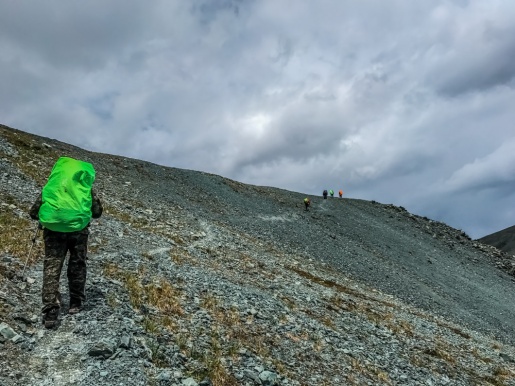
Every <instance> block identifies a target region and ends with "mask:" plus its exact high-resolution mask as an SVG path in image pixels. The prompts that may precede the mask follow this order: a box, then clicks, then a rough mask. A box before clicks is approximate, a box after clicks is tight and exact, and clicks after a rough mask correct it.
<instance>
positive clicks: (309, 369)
mask: <svg viewBox="0 0 515 386" xmlns="http://www.w3.org/2000/svg"><path fill="white" fill-rule="evenodd" d="M60 155H71V156H74V157H77V158H81V159H84V160H88V161H91V162H93V164H94V165H95V168H96V170H97V181H96V183H95V185H96V187H97V190H98V191H99V193H100V195H101V197H102V199H103V201H104V203H105V213H104V215H103V217H102V218H100V219H99V220H95V221H94V222H93V224H92V226H91V230H92V233H91V235H90V252H89V256H90V263H89V270H88V285H87V295H88V301H87V303H86V307H85V310H84V311H83V312H82V313H79V314H77V315H68V314H67V302H68V299H67V297H66V283H65V281H64V277H63V282H62V289H63V293H64V307H63V309H62V312H61V324H60V326H59V327H58V328H57V329H56V330H45V329H44V328H42V326H41V323H40V315H39V309H40V285H41V284H40V283H41V274H42V263H41V255H42V242H41V240H40V239H38V240H37V242H36V244H35V248H34V250H33V257H34V259H32V261H31V263H30V264H29V265H28V268H27V270H26V272H25V273H24V275H22V271H23V265H24V262H25V258H26V256H27V254H28V249H29V246H30V238H31V237H32V233H33V224H32V223H31V222H30V221H29V220H28V216H27V214H26V212H27V209H28V207H29V206H30V204H31V203H32V201H33V200H34V199H35V197H36V195H37V194H38V191H39V189H40V187H41V185H42V184H43V183H44V181H45V179H46V176H47V175H48V173H49V171H50V169H51V167H52V165H53V163H54V162H55V160H56V159H57V157H58V156H60ZM303 198H304V196H303V195H301V194H299V193H295V192H288V191H285V190H280V189H275V188H268V187H258V186H251V185H245V184H241V183H238V182H236V181H232V180H228V179H225V178H222V177H219V176H215V175H211V174H207V173H201V172H195V171H188V170H180V169H174V168H166V167H162V166H158V165H154V164H150V163H146V162H142V161H138V160H132V159H127V158H124V157H117V156H111V155H105V154H96V153H90V152H87V151H85V150H82V149H78V148H75V147H72V146H70V145H67V144H64V143H60V142H57V141H54V140H51V139H48V138H41V137H37V136H32V135H28V134H26V133H23V132H19V131H16V130H13V129H10V128H7V127H5V126H0V210H1V212H0V226H1V228H2V229H0V230H1V233H2V236H1V237H2V239H1V241H2V249H1V250H0V359H1V360H2V363H4V366H3V368H2V369H0V385H9V386H10V385H72V384H73V385H84V386H92V385H98V384H104V385H147V384H148V385H202V386H206V385H333V384H349V385H488V384H492V385H515V347H514V344H515V338H514V337H515V331H514V330H515V323H514V322H513V321H514V320H515V297H514V296H513V293H514V292H515V291H514V290H515V260H514V257H513V256H511V255H508V254H505V253H502V252H500V251H498V250H496V249H495V248H493V247H491V246H487V245H484V244H481V243H479V242H477V241H474V240H470V239H469V238H468V236H467V235H466V234H465V233H463V232H462V231H460V230H456V229H453V228H451V227H448V226H447V225H445V224H443V223H440V222H436V221H432V220H430V219H427V218H423V217H420V216H417V215H414V214H411V213H408V212H407V211H406V210H404V209H403V208H400V207H396V206H393V205H387V204H381V203H377V202H369V201H363V200H354V199H339V198H332V199H327V200H323V199H322V198H321V197H320V198H319V197H312V207H311V208H310V210H309V211H307V212H306V211H304V205H303V203H302V199H303ZM27 244H28V245H27ZM63 276H64V275H63Z"/></svg>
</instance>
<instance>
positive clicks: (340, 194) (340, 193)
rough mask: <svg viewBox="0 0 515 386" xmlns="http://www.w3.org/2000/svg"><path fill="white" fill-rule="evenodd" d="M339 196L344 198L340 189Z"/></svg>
mask: <svg viewBox="0 0 515 386" xmlns="http://www.w3.org/2000/svg"><path fill="white" fill-rule="evenodd" d="M338 195H339V196H340V198H342V196H343V191H342V190H341V189H340V191H339V192H338Z"/></svg>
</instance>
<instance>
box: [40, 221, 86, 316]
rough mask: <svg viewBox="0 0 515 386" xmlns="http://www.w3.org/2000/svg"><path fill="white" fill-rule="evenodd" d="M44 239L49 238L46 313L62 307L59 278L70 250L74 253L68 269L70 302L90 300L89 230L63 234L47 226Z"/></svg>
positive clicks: (46, 242)
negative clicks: (88, 282)
mask: <svg viewBox="0 0 515 386" xmlns="http://www.w3.org/2000/svg"><path fill="white" fill-rule="evenodd" d="M43 239H44V240H45V259H44V264H43V288H42V291H41V295H42V300H43V312H44V313H45V312H47V311H49V310H51V309H52V308H60V306H61V294H60V292H59V280H60V278H61V271H62V269H63V264H64V261H65V259H66V254H67V253H68V251H69V252H70V258H69V260H68V269H67V275H68V289H69V291H70V303H78V304H82V303H83V302H84V300H85V299H86V294H85V287H86V259H87V251H88V232H87V231H86V232H85V231H80V232H71V233H62V232H54V231H51V230H49V229H45V230H44V232H43Z"/></svg>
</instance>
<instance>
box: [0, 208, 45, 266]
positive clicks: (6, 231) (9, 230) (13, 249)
mask: <svg viewBox="0 0 515 386" xmlns="http://www.w3.org/2000/svg"><path fill="white" fill-rule="evenodd" d="M35 233H36V223H35V222H31V221H29V220H28V219H25V218H20V217H18V216H16V215H15V214H11V213H5V212H3V213H0V245H1V248H2V252H4V253H7V254H10V255H12V256H14V257H16V258H18V259H19V260H20V261H22V262H23V263H24V264H25V261H26V260H27V258H28V254H29V252H30V250H31V246H32V243H33V242H32V240H33V238H34V235H35ZM41 233H42V232H41V231H39V232H38V237H37V238H36V243H35V244H34V248H33V249H32V253H31V256H30V257H31V258H30V261H29V263H28V265H32V264H34V263H35V262H36V261H37V257H38V256H41V255H42V254H43V244H42V243H41V242H39V237H40V236H41Z"/></svg>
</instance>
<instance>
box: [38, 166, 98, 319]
mask: <svg viewBox="0 0 515 386" xmlns="http://www.w3.org/2000/svg"><path fill="white" fill-rule="evenodd" d="M94 181H95V169H94V168H93V165H91V164H90V163H88V162H84V161H79V160H75V159H73V158H69V157H61V158H59V159H58V160H57V162H56V163H55V165H54V167H53V168H52V172H51V173H50V176H49V177H48V181H47V183H46V185H45V186H44V187H43V189H42V191H41V194H40V195H39V197H38V198H37V199H36V202H35V203H34V205H33V206H32V208H31V209H30V211H29V214H30V217H31V218H32V219H34V220H39V223H40V225H41V226H42V227H43V229H44V230H43V239H44V240H45V259H44V264H43V287H42V291H41V292H42V294H41V297H42V301H43V309H42V311H43V323H44V325H45V327H46V328H53V327H55V326H56V325H57V319H58V315H59V309H60V307H61V295H60V293H59V279H60V277H61V270H62V267H63V263H64V260H65V258H66V254H67V252H68V251H70V258H69V261H68V268H67V276H68V289H69V292H70V308H69V310H68V312H69V313H70V314H76V313H77V312H80V311H81V309H82V306H83V303H84V301H85V299H86V294H85V286H86V255H87V245H88V234H89V229H88V228H89V222H90V220H91V218H98V217H100V216H101V215H102V211H103V208H102V203H101V202H100V200H99V198H98V197H97V195H96V194H95V192H94V191H93V189H92V186H93V182H94Z"/></svg>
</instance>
